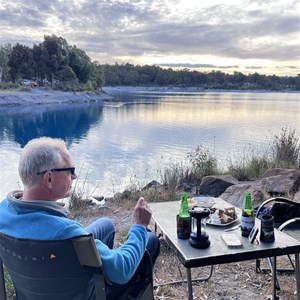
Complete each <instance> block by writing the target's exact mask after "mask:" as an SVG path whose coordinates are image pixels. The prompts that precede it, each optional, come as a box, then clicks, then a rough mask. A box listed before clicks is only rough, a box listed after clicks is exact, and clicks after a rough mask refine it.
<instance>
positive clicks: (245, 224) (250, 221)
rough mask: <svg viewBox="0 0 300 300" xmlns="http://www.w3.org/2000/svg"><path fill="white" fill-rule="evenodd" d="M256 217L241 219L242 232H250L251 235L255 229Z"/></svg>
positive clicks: (243, 217)
mask: <svg viewBox="0 0 300 300" xmlns="http://www.w3.org/2000/svg"><path fill="white" fill-rule="evenodd" d="M254 224H255V217H254V216H253V217H245V216H242V217H241V229H242V231H243V230H244V231H248V232H249V233H250V231H251V229H252V228H253V227H254Z"/></svg>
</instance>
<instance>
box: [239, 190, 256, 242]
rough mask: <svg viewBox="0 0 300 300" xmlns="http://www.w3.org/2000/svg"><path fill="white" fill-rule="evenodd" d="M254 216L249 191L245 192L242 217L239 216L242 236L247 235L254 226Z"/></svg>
mask: <svg viewBox="0 0 300 300" xmlns="http://www.w3.org/2000/svg"><path fill="white" fill-rule="evenodd" d="M254 222H255V216H254V212H253V208H252V202H251V193H250V192H246V195H245V200H244V205H243V210H242V217H241V230H242V236H245V237H248V236H249V234H250V232H251V230H252V228H253V227H254Z"/></svg>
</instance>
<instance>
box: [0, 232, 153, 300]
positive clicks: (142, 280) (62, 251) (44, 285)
mask: <svg viewBox="0 0 300 300" xmlns="http://www.w3.org/2000/svg"><path fill="white" fill-rule="evenodd" d="M3 265H4V266H5V267H6V268H7V270H8V273H9V275H10V278H11V280H12V282H13V284H14V287H15V292H16V299H18V300H40V299H42V300H53V299H55V300H66V299H68V300H99V299H101V300H106V299H107V300H113V299H116V300H121V299H123V300H125V299H140V300H153V299H154V296H153V277H152V261H151V257H150V255H149V253H148V252H145V255H144V257H143V259H142V262H141V264H140V265H139V268H138V270H137V271H136V273H135V274H134V276H133V277H132V279H131V280H130V281H129V283H127V284H126V285H124V286H122V292H121V293H122V294H117V293H116V292H115V290H116V289H114V284H112V283H110V282H108V280H106V279H105V277H104V274H103V271H102V262H101V259H100V256H99V254H98V251H97V249H96V245H95V241H94V238H93V236H92V234H89V235H83V236H78V237H74V238H69V239H65V240H51V241H45V240H32V239H23V238H15V237H12V236H9V235H6V234H3V233H1V232H0V300H6V292H5V285H4V271H3ZM119 287H120V286H119ZM123 287H124V288H123ZM119 290H120V289H118V291H119Z"/></svg>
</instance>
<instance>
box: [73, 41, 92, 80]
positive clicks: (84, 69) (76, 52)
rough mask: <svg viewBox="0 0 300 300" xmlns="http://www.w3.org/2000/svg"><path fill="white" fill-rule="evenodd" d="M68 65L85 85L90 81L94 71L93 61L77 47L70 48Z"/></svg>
mask: <svg viewBox="0 0 300 300" xmlns="http://www.w3.org/2000/svg"><path fill="white" fill-rule="evenodd" d="M68 65H69V66H70V67H71V68H72V69H73V71H74V73H75V74H76V77H77V78H78V79H79V80H80V81H81V82H83V83H86V82H87V81H88V80H89V79H90V75H91V71H92V68H93V67H92V63H91V59H90V58H89V57H88V56H87V54H86V53H85V52H84V51H83V50H80V49H78V48H77V47H76V46H73V47H71V48H70V51H69V53H68Z"/></svg>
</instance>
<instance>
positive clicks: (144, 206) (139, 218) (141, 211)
mask: <svg viewBox="0 0 300 300" xmlns="http://www.w3.org/2000/svg"><path fill="white" fill-rule="evenodd" d="M151 215H152V212H151V210H150V207H149V205H148V203H147V202H146V201H145V199H144V198H143V197H141V198H140V199H139V201H138V202H137V204H136V205H135V208H134V210H133V213H132V222H133V224H140V225H143V226H145V227H147V226H148V225H149V223H150V220H151Z"/></svg>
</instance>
